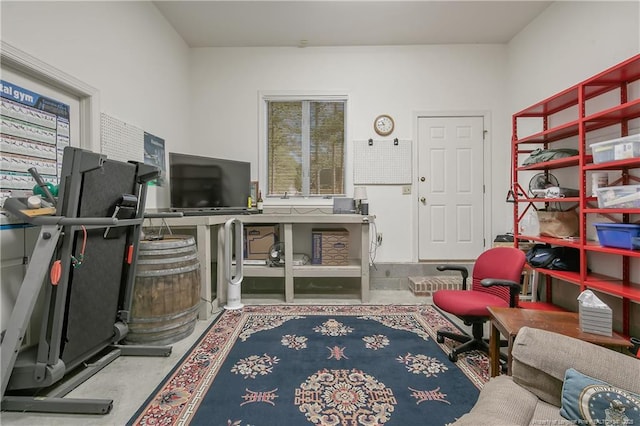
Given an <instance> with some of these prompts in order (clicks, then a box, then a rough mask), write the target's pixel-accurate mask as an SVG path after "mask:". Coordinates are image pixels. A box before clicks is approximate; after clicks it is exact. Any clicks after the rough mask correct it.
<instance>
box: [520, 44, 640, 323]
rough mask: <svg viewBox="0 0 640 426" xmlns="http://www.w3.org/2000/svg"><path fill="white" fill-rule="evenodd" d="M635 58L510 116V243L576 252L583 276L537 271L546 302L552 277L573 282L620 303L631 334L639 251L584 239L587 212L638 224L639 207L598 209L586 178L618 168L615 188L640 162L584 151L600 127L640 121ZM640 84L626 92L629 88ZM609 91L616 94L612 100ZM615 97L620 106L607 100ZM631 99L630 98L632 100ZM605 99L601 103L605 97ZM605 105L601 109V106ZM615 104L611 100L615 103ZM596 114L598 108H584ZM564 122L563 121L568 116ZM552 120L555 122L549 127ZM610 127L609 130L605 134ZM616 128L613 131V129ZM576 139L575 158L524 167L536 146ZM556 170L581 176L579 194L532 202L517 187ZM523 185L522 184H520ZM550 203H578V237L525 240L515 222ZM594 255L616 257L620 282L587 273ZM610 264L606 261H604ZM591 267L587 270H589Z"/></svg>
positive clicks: (622, 128) (638, 298) (636, 176)
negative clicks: (527, 125) (536, 126)
mask: <svg viewBox="0 0 640 426" xmlns="http://www.w3.org/2000/svg"><path fill="white" fill-rule="evenodd" d="M639 80H640V55H635V56H633V57H631V58H629V59H627V60H626V61H623V62H621V63H619V64H617V65H615V66H613V67H611V68H609V69H607V70H605V71H603V72H601V73H599V74H597V75H595V76H593V77H591V78H589V79H587V80H584V81H583V82H581V83H578V84H576V85H575V86H572V87H570V88H568V89H566V90H563V91H561V92H559V93H557V94H555V95H553V96H550V97H549V98H547V99H544V100H542V101H540V102H537V103H535V104H533V105H531V106H529V107H528V108H525V109H523V110H522V111H520V112H517V113H515V114H514V115H513V117H512V169H511V173H512V180H513V182H512V193H513V194H514V203H513V205H514V209H513V221H514V237H515V238H514V239H515V245H516V246H517V245H518V242H519V241H534V242H540V243H548V244H552V245H555V246H566V247H574V248H577V249H578V250H579V251H580V261H581V262H580V263H581V268H580V272H563V271H552V270H547V269H541V268H538V269H537V271H538V272H540V273H542V274H544V275H545V276H546V281H547V297H548V300H547V301H548V302H550V301H552V294H551V280H552V279H556V280H559V281H560V282H563V283H567V284H570V285H577V286H578V287H579V289H580V291H583V290H585V289H592V290H595V291H597V292H602V293H606V294H609V295H613V296H615V297H618V298H621V299H622V304H621V305H622V330H618V331H620V332H622V333H623V334H625V335H628V334H629V331H630V324H629V321H630V320H629V317H630V306H631V305H630V304H631V303H635V304H639V303H640V283H637V282H636V283H634V282H631V265H632V261H634V262H636V264H637V263H638V259H640V250H625V249H618V248H611V247H603V246H601V245H600V244H599V243H597V242H594V241H589V240H587V226H588V225H587V218H588V217H589V215H592V216H593V215H599V216H604V217H606V218H608V219H610V220H612V221H615V222H619V223H634V222H639V221H640V209H638V208H634V209H618V208H616V209H600V208H597V200H596V198H595V197H592V196H589V195H587V181H588V180H587V177H588V176H589V173H590V172H594V171H619V172H620V179H619V183H617V184H620V185H621V184H630V183H638V182H640V158H631V159H626V160H617V161H610V162H607V163H600V164H595V163H593V157H592V155H590V154H589V153H588V152H587V149H588V146H587V137H588V136H589V134H590V132H593V131H595V130H599V129H608V130H609V131H614V130H615V131H617V132H619V136H627V135H628V133H629V121H630V120H633V119H636V118H639V117H640V96H638V94H637V93H638V92H640V84H639V83H640V82H639ZM634 83H635V85H636V86H637V87H635V88H634V90H630V87H631V86H632V84H634ZM612 94H613V95H612ZM613 97H616V98H617V99H618V100H617V102H613V101H611V98H613ZM629 97H633V99H629ZM604 98H606V100H604ZM605 103H608V104H607V106H606V107H603V108H598V106H599V105H600V104H605ZM612 103H615V104H613V105H612ZM590 109H597V110H596V111H589V112H587V111H588V110H590ZM567 117H568V119H567ZM522 119H539V120H540V125H541V128H542V129H541V131H539V132H537V133H534V134H531V135H526V136H523V137H519V136H518V130H519V127H518V126H519V120H522ZM551 121H554V122H555V121H560V123H558V124H556V123H554V124H553V125H552V126H551V125H550V122H551ZM609 128H611V129H609ZM612 129H613V130H612ZM571 138H575V139H577V146H575V148H577V149H578V152H579V153H578V155H577V156H573V157H568V158H562V159H559V160H553V161H548V162H543V163H537V164H534V165H529V166H522V165H521V163H522V160H524V158H526V157H525V156H526V155H528V154H530V153H531V152H532V151H533V150H534V149H536V148H543V149H548V148H550V147H552V145H553V144H554V143H556V142H560V141H567V140H569V141H572V140H574V139H571ZM553 169H569V170H574V169H575V172H576V174H577V175H578V186H579V188H578V190H579V196H578V197H570V198H553V199H550V198H549V199H545V198H535V197H533V196H530V195H529V194H527V192H526V191H525V190H524V189H523V184H522V183H521V182H519V173H521V172H525V171H543V172H547V171H549V170H553ZM524 186H526V185H524ZM549 203H573V204H575V203H578V206H579V207H578V212H579V220H580V236H579V237H578V238H577V239H576V240H565V239H557V238H549V237H543V236H537V237H533V236H527V235H522V234H520V233H519V229H520V227H519V224H520V221H521V219H522V218H523V216H524V211H526V210H527V209H529V208H539V207H542V206H548V205H549ZM594 253H599V254H605V255H606V256H612V257H613V258H620V259H621V262H620V264H621V271H620V278H618V277H610V276H606V275H603V274H600V273H598V271H591V270H588V269H587V259H588V257H590V255H592V254H594ZM607 261H608V260H607ZM589 267H590V268H591V265H589Z"/></svg>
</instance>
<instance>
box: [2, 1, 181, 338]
mask: <svg viewBox="0 0 640 426" xmlns="http://www.w3.org/2000/svg"><path fill="white" fill-rule="evenodd" d="M0 8H1V9H0V11H1V20H2V22H1V23H2V25H1V36H2V40H3V41H5V42H7V43H9V44H11V45H12V46H13V47H15V48H18V49H20V50H22V51H24V52H25V53H27V54H29V55H31V56H33V57H36V58H38V59H39V60H41V61H43V62H45V63H47V64H49V65H51V66H53V67H55V68H58V69H60V70H61V71H63V72H64V73H66V74H68V75H71V76H73V77H75V78H76V79H78V80H81V81H83V82H84V83H86V84H88V85H90V86H93V87H95V88H96V89H98V90H99V92H100V101H101V111H102V112H104V113H107V114H109V115H110V116H113V117H116V118H118V119H120V120H122V121H125V122H127V123H130V124H132V125H135V126H137V127H140V128H142V129H144V130H146V131H148V132H150V133H152V134H154V135H157V136H159V137H162V138H164V139H165V141H166V144H167V150H177V149H182V148H183V146H184V145H186V144H187V143H188V142H189V141H190V139H189V137H188V136H189V131H188V130H189V128H188V120H187V117H188V114H189V111H188V110H189V107H190V100H189V90H188V88H189V75H188V66H189V59H188V48H187V46H186V44H185V43H184V41H183V40H182V39H181V38H180V37H178V35H177V34H176V33H175V31H174V30H173V29H172V28H171V26H170V25H169V24H168V23H167V22H166V20H165V19H164V18H163V17H162V15H160V13H159V12H158V11H157V9H156V8H155V7H154V6H153V5H152V4H151V3H147V2H7V1H2V3H0ZM99 124H100V123H97V125H99ZM83 146H91V147H96V146H97V147H99V146H100V145H99V141H91V143H86V144H85V143H83ZM157 192H158V193H156V189H155V188H152V189H151V190H150V191H149V200H148V205H150V206H153V205H156V204H160V205H168V195H167V194H168V191H166V190H164V189H159V191H157ZM158 195H159V196H158ZM24 234H25V231H24V230H14V229H9V230H0V238H1V239H2V243H3V251H2V255H3V257H2V259H1V260H2V264H3V267H4V265H5V263H7V264H9V265H10V266H11V265H20V262H21V259H22V256H23V255H24V250H23V248H22V244H23V240H24V239H25V238H27V240H31V239H32V238H31V237H30V236H29V235H27V236H26V237H25V235H24ZM6 244H11V245H12V247H11V248H13V249H14V250H13V252H14V253H15V256H16V260H15V261H14V259H8V258H7V257H10V256H5V255H6V254H8V253H10V252H11V250H9V249H8V248H7V250H4V248H6V247H5V245H6ZM32 244H33V242H32V241H31V242H30V243H29V247H32ZM29 251H30V250H27V253H28V252H29ZM16 262H17V263H16ZM7 270H8V269H4V268H3V276H2V288H1V289H2V295H1V299H2V329H4V328H5V325H6V321H7V320H8V316H9V314H10V312H11V308H12V306H13V301H14V300H15V296H16V293H17V290H16V289H17V288H18V286H19V284H20V281H21V276H20V274H5V273H4V272H6V271H7Z"/></svg>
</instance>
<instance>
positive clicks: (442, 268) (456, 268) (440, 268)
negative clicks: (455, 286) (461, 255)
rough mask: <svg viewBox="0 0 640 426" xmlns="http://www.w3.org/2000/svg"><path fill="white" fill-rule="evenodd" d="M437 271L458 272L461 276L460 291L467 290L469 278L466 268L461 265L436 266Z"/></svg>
mask: <svg viewBox="0 0 640 426" xmlns="http://www.w3.org/2000/svg"><path fill="white" fill-rule="evenodd" d="M436 269H437V270H438V271H458V272H460V274H461V275H462V289H463V290H466V289H467V278H468V277H469V270H468V269H467V267H466V266H462V265H438V266H436Z"/></svg>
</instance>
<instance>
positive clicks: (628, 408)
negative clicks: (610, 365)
mask: <svg viewBox="0 0 640 426" xmlns="http://www.w3.org/2000/svg"><path fill="white" fill-rule="evenodd" d="M560 415H561V416H562V417H564V418H565V419H568V420H571V421H574V422H576V423H577V424H589V425H640V395H636V394H634V393H631V392H629V391H626V390H624V389H620V388H617V387H615V386H612V385H610V384H608V383H606V382H603V381H600V380H597V379H594V378H593V377H589V376H586V375H584V374H582V373H580V372H579V371H577V370H574V369H573V368H570V369H568V370H567V371H566V372H565V375H564V383H563V385H562V407H561V408H560Z"/></svg>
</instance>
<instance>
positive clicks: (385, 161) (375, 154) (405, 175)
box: [353, 139, 412, 185]
mask: <svg viewBox="0 0 640 426" xmlns="http://www.w3.org/2000/svg"><path fill="white" fill-rule="evenodd" d="M411 153H412V151H411V141H409V140H390V139H389V140H370V141H369V140H360V141H354V146H353V183H354V185H407V184H411V180H412V173H411V172H412V170H411V164H412V161H411V155H412V154H411Z"/></svg>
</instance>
